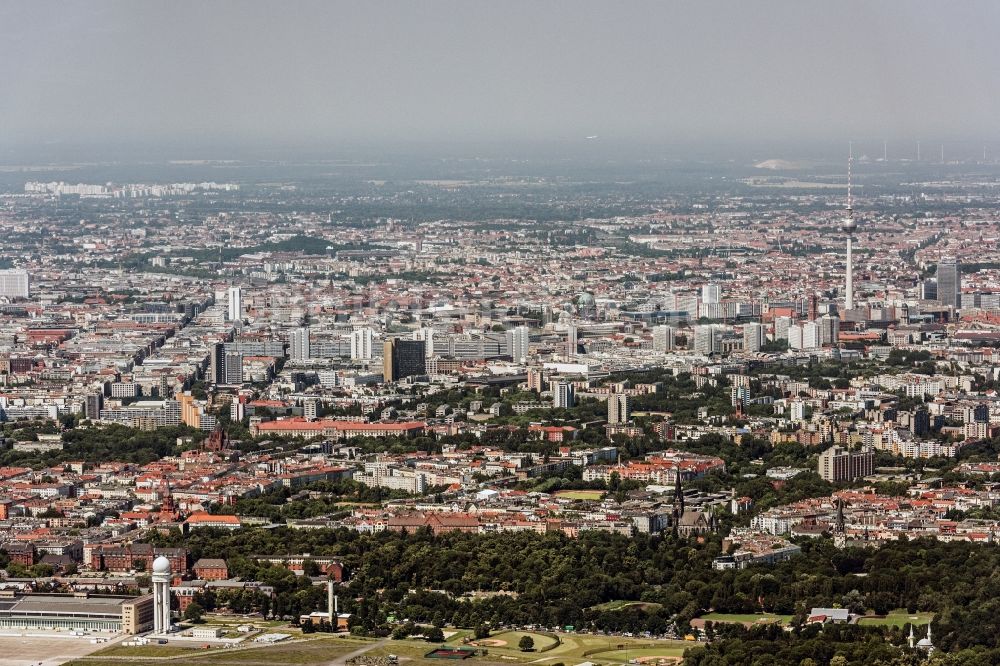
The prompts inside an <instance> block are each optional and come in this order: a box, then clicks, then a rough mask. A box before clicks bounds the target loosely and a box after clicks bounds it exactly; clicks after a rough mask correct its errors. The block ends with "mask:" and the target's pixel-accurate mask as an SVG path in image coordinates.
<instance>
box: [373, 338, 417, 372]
mask: <svg viewBox="0 0 1000 666" xmlns="http://www.w3.org/2000/svg"><path fill="white" fill-rule="evenodd" d="M426 369H427V356H426V352H425V348H424V341H423V340H403V339H401V338H391V339H389V340H386V341H385V347H384V356H383V358H382V376H383V378H384V379H385V381H387V382H395V381H398V380H400V379H403V378H405V377H412V376H414V375H422V374H424V372H426Z"/></svg>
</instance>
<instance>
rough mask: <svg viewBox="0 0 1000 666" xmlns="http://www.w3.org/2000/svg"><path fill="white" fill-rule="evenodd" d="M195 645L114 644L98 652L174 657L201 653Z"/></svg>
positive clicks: (119, 655) (100, 654) (103, 654)
mask: <svg viewBox="0 0 1000 666" xmlns="http://www.w3.org/2000/svg"><path fill="white" fill-rule="evenodd" d="M203 652H204V650H202V649H201V648H200V647H199V646H197V645H187V646H181V645H136V646H134V647H129V646H125V645H115V646H114V647H109V648H107V649H104V650H101V651H100V652H99V653H98V654H99V656H101V657H176V656H178V655H182V654H200V653H203Z"/></svg>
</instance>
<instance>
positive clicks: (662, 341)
mask: <svg viewBox="0 0 1000 666" xmlns="http://www.w3.org/2000/svg"><path fill="white" fill-rule="evenodd" d="M673 348H674V328H673V326H667V325H665V324H664V325H661V326H654V327H653V351H658V352H668V351H671V350H673Z"/></svg>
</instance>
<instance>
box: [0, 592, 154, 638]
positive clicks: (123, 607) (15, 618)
mask: <svg viewBox="0 0 1000 666" xmlns="http://www.w3.org/2000/svg"><path fill="white" fill-rule="evenodd" d="M152 625H153V597H152V595H145V596H141V597H121V596H88V595H87V594H85V593H77V594H26V595H18V594H15V593H14V592H13V591H11V590H0V629H17V630H39V629H43V630H53V629H70V630H84V631H102V632H108V633H126V634H138V633H141V632H143V631H146V630H148V629H149V628H150V627H151V626H152Z"/></svg>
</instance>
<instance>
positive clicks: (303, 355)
mask: <svg viewBox="0 0 1000 666" xmlns="http://www.w3.org/2000/svg"><path fill="white" fill-rule="evenodd" d="M290 346H291V349H290V350H289V356H291V357H292V358H294V359H299V360H303V359H308V358H309V357H310V352H311V350H310V349H309V328H308V327H307V326H303V327H302V328H297V329H295V330H294V331H292V335H291V345H290Z"/></svg>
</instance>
